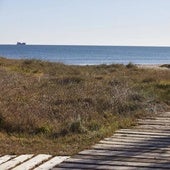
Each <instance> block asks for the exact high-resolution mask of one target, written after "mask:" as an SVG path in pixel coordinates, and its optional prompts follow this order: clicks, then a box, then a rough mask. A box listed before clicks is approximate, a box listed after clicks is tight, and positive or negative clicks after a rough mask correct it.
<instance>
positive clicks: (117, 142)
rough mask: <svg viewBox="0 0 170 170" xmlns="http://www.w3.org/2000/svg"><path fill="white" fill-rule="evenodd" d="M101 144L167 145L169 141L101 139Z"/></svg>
mask: <svg viewBox="0 0 170 170" xmlns="http://www.w3.org/2000/svg"><path fill="white" fill-rule="evenodd" d="M99 144H106V145H120V146H121V145H125V146H146V145H149V146H154V145H157V146H158V147H161V146H162V147H167V146H169V142H158V141H151V140H150V141H149V142H147V141H144V142H141V141H133V140H126V139H125V140H112V141H107V140H106V141H105V140H103V141H100V142H99Z"/></svg>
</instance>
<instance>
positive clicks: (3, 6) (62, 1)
mask: <svg viewBox="0 0 170 170" xmlns="http://www.w3.org/2000/svg"><path fill="white" fill-rule="evenodd" d="M17 41H25V42H26V43H28V44H57V45H62V44H63V45H64V44H68V45H69V44H72V45H73V44H76V45H144V46H147V45H149V46H157V45H158V46H159V45H160V46H170V0H0V44H15V43H16V42H17Z"/></svg>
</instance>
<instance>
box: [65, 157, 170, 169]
mask: <svg viewBox="0 0 170 170" xmlns="http://www.w3.org/2000/svg"><path fill="white" fill-rule="evenodd" d="M64 163H80V164H93V165H115V166H130V167H136V168H137V167H147V168H170V162H164V163H156V162H155V163H147V162H129V161H108V160H96V159H78V158H71V159H68V160H66V161H65V162H64Z"/></svg>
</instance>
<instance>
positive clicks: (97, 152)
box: [79, 149, 170, 160]
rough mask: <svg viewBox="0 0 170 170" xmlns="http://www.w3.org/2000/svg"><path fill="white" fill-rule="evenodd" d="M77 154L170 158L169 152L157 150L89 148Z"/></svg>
mask: <svg viewBox="0 0 170 170" xmlns="http://www.w3.org/2000/svg"><path fill="white" fill-rule="evenodd" d="M79 154H87V155H94V156H95V155H106V156H109V155H112V156H113V155H114V156H116V155H120V156H139V155H140V156H141V155H142V156H146V157H148V158H150V157H155V158H159V157H162V158H167V159H169V160H170V153H163V152H161V153H159V152H155V153H150V152H142V151H141V152H138V151H137V152H135V151H134V152H133V151H132V152H129V151H128V152H126V151H123V150H122V151H110V150H95V149H91V150H84V151H82V152H80V153H79Z"/></svg>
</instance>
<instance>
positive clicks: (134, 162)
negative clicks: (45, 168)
mask: <svg viewBox="0 0 170 170" xmlns="http://www.w3.org/2000/svg"><path fill="white" fill-rule="evenodd" d="M59 169H61V170H63V169H66V170H68V169H76V170H78V169H105V170H109V169H115V170H151V169H154V170H161V169H163V170H164V169H170V112H167V113H164V114H161V115H159V116H157V117H156V118H148V119H146V120H139V123H138V126H136V127H135V128H133V129H122V130H118V131H117V132H116V133H115V134H114V135H113V136H112V137H110V138H106V139H104V140H102V141H100V142H99V144H96V145H94V146H93V147H92V148H91V149H89V150H84V151H82V152H80V153H79V154H77V155H75V156H73V157H71V158H70V159H67V160H65V161H64V162H62V163H61V164H59V165H57V166H56V167H55V168H53V170H59Z"/></svg>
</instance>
